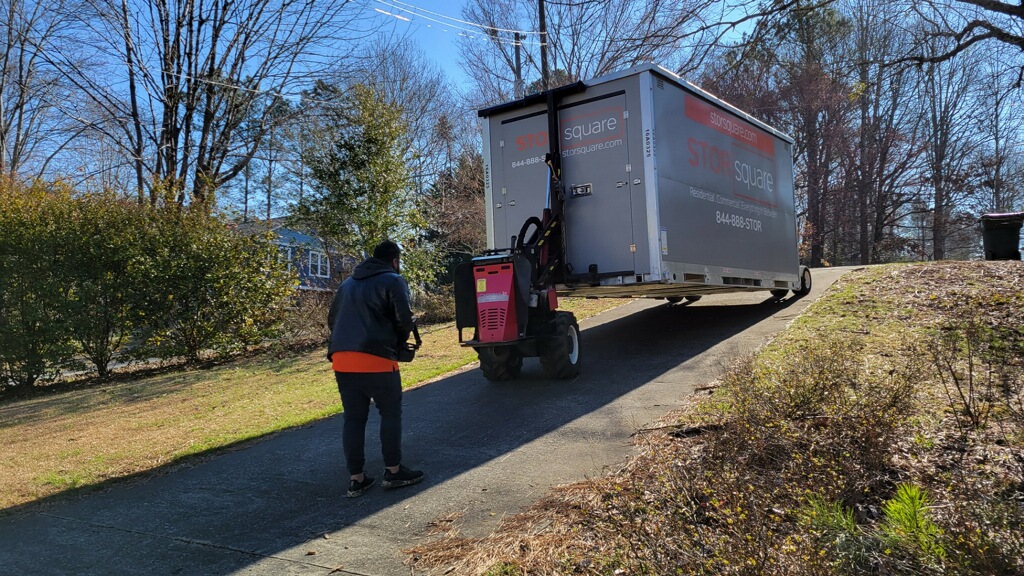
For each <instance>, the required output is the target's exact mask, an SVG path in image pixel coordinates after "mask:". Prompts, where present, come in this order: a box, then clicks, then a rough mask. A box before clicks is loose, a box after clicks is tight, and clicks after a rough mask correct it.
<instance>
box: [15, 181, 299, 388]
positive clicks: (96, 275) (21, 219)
mask: <svg viewBox="0 0 1024 576" xmlns="http://www.w3.org/2000/svg"><path fill="white" fill-rule="evenodd" d="M293 286H294V277H293V276H292V275H291V274H290V273H289V272H287V271H286V270H283V269H282V268H281V267H280V266H279V265H278V263H277V250H276V247H275V246H274V244H273V243H272V242H270V239H269V238H268V237H263V236H256V235H243V234H241V233H239V232H237V231H235V230H233V229H232V228H231V227H230V226H229V224H228V223H227V222H226V221H224V220H223V219H221V218H218V217H216V216H209V215H206V214H203V213H192V212H189V211H187V210H186V211H180V210H179V209H177V208H176V207H174V208H150V207H148V206H139V205H137V204H135V203H134V202H130V201H126V200H123V199H118V198H116V197H114V196H112V195H103V194H101V195H77V196H76V195H74V194H73V193H72V191H71V190H69V189H66V188H64V187H61V186H56V185H53V186H47V185H44V184H42V183H35V184H33V185H31V186H25V185H20V184H15V183H12V182H9V181H5V182H2V183H0V388H3V387H5V386H10V385H17V386H23V387H24V386H31V385H33V384H35V383H37V382H38V381H40V380H42V379H46V378H49V377H54V376H56V375H57V374H59V373H60V372H61V371H62V370H66V369H68V368H69V367H73V366H75V364H76V363H78V364H80V363H81V362H80V359H81V358H82V357H84V358H86V359H88V360H89V361H90V362H91V363H92V364H93V365H94V366H95V368H96V371H97V373H98V374H99V375H100V376H101V377H105V376H106V375H107V374H108V373H109V368H110V364H111V363H112V362H113V361H114V360H115V359H116V358H118V357H119V355H122V356H126V357H133V358H150V357H152V356H157V357H159V358H169V357H184V358H186V359H188V360H191V361H195V360H198V359H199V358H200V356H201V355H202V354H204V353H206V352H207V351H210V350H212V351H213V352H215V353H221V354H223V353H228V352H232V351H234V350H237V349H239V348H241V347H243V346H246V345H249V344H254V343H257V342H262V341H263V340H265V339H266V338H268V337H271V336H273V335H274V332H275V330H276V328H277V327H278V326H279V325H280V322H281V320H282V317H283V310H284V308H285V303H286V301H287V298H288V297H289V296H290V295H291V294H292V292H293ZM126 348H129V350H127V351H125V349H126Z"/></svg>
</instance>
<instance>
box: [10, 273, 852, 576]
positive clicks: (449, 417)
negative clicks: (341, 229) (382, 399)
mask: <svg viewBox="0 0 1024 576" xmlns="http://www.w3.org/2000/svg"><path fill="white" fill-rule="evenodd" d="M842 272H843V270H829V269H825V270H815V271H814V290H813V291H812V292H811V294H810V295H809V296H808V297H805V298H803V299H793V298H789V299H787V300H785V301H782V302H776V301H773V300H772V299H770V298H768V297H767V293H753V294H738V295H722V296H713V297H711V296H709V297H705V298H704V299H702V300H701V301H699V302H697V303H695V304H692V305H669V304H666V303H664V302H661V301H639V302H633V303H630V304H627V305H624V306H621V307H619V308H616V309H614V310H612V311H609V312H606V313H604V314H601V315H599V316H597V317H595V318H592V319H589V320H587V321H584V322H583V323H582V325H581V327H582V328H583V332H582V347H581V349H582V353H583V354H584V359H583V362H584V368H583V374H582V375H581V376H580V377H578V378H576V379H575V380H571V381H552V380H545V379H544V378H543V375H542V372H541V369H540V364H539V362H538V361H537V360H536V359H528V360H527V361H526V363H525V364H524V367H523V376H522V378H521V379H519V380H516V381H512V382H503V383H489V382H487V381H486V380H485V379H484V378H483V376H482V375H481V374H480V372H479V370H477V369H473V370H468V371H464V372H460V373H457V374H454V375H451V376H449V377H446V378H444V379H442V380H439V381H437V382H434V383H432V384H429V385H426V386H423V387H420V388H417V389H414V390H410V391H408V392H406V396H405V418H404V422H405V434H404V438H405V441H404V452H405V455H406V458H405V462H406V463H407V464H408V465H409V466H411V467H414V468H421V469H423V470H425V471H426V474H427V477H426V480H425V481H424V482H422V483H421V484H418V485H415V486H412V487H408V488H402V489H398V490H394V491H384V490H382V489H380V487H379V485H378V486H375V487H374V488H372V489H371V490H370V491H369V492H367V493H366V494H365V495H364V496H363V497H361V498H357V499H347V498H345V490H346V487H347V474H346V472H345V470H344V465H343V460H342V453H341V443H340V440H341V423H342V419H341V417H340V416H339V417H333V418H328V419H326V420H323V421H321V422H318V423H316V424H313V425H311V426H307V427H304V428H300V429H295V430H290V431H287V432H284V433H280V434H277V435H274V436H272V437H269V438H267V439H265V440H263V441H261V442H257V443H253V444H248V445H246V446H245V447H243V448H240V449H238V450H234V451H229V452H226V453H224V454H222V455H219V456H217V457H215V458H212V459H210V460H208V461H206V462H203V463H201V464H199V465H196V466H193V467H190V468H186V469H182V470H178V471H175V472H173V473H170V474H167V475H163V476H159V477H156V478H151V479H148V480H145V481H139V482H128V483H126V482H117V483H113V484H111V485H110V486H109V487H108V488H107V489H105V490H103V491H99V492H93V493H89V494H86V495H85V496H82V497H79V498H74V499H68V498H60V499H55V500H53V501H51V502H43V503H41V504H39V505H34V506H30V507H27V508H25V509H24V510H23V511H20V512H19V513H18V514H15V515H13V516H9V517H6V518H3V519H0V574H46V575H49V574H74V575H93V574H95V575H115V574H187V575H193V574H203V575H206V574H209V575H222V574H236V573H237V574H260V575H281V574H330V573H333V574H366V575H392V574H409V573H410V569H409V567H407V566H405V565H403V560H405V556H404V555H403V553H402V552H401V550H402V549H403V548H406V547H408V546H410V545H413V544H416V543H418V542H421V541H422V538H424V532H425V530H426V527H427V524H428V523H429V522H431V521H432V520H434V519H437V518H441V517H443V516H445V515H448V514H450V513H452V512H459V513H461V514H462V515H463V519H462V522H463V528H464V532H466V533H467V534H469V535H471V536H472V535H484V534H486V533H488V532H489V531H490V530H492V529H493V528H494V527H495V526H496V525H497V522H498V521H499V520H500V519H501V518H502V517H503V516H505V515H508V514H514V513H515V512H516V511H518V510H520V509H522V508H523V507H524V506H527V505H529V504H530V503H532V502H534V501H536V500H538V499H539V498H540V497H541V496H542V495H543V494H544V493H545V492H546V491H547V490H548V489H549V488H550V487H551V486H554V485H557V484H562V483H566V482H572V481H576V480H581V479H584V478H587V477H593V476H595V475H599V474H602V473H603V472H604V471H605V470H606V469H608V468H609V467H614V466H617V465H619V464H621V463H622V462H624V461H625V459H626V458H628V456H629V455H630V453H631V445H630V435H631V434H632V433H633V432H634V431H635V430H636V429H638V428H641V427H644V426H645V425H647V424H649V423H651V422H653V421H654V420H656V419H657V418H659V417H660V416H662V415H664V414H665V413H666V412H669V411H670V410H672V409H673V408H675V407H676V406H678V405H679V404H680V403H681V402H682V401H683V399H684V398H685V397H686V396H687V395H688V394H690V393H692V391H693V389H694V388H695V387H699V386H701V385H704V384H706V383H708V382H709V381H711V380H713V379H714V378H715V377H716V376H717V375H718V374H719V373H720V372H721V371H722V370H723V368H724V367H726V366H727V365H728V364H729V363H730V362H731V361H732V360H733V359H734V358H736V357H738V356H741V355H743V354H745V353H748V352H751V351H753V350H754V349H756V348H757V347H758V346H760V345H761V344H763V343H764V342H765V341H766V340H767V339H768V338H769V337H770V336H771V335H772V334H774V333H776V332H778V331H779V330H781V329H782V328H784V327H785V326H786V325H787V324H788V323H789V322H790V321H791V320H792V319H794V318H795V317H796V316H797V315H798V314H799V313H800V312H801V311H802V310H803V309H804V308H805V307H806V306H807V305H808V304H809V303H810V302H812V301H813V300H814V299H815V298H816V297H817V296H818V295H820V294H821V293H822V291H823V290H824V289H825V288H826V287H827V286H829V285H830V284H831V283H832V282H834V281H835V279H836V278H838V277H839V276H840V275H841V274H842ZM324 378H333V375H332V374H330V373H329V372H328V371H327V370H326V369H325V372H324ZM376 424H377V420H376V418H375V417H374V416H371V421H370V425H369V427H368V435H367V436H368V438H367V459H368V462H367V466H368V468H367V469H368V471H370V472H371V474H374V475H377V476H378V477H379V475H380V470H379V469H381V468H382V462H381V460H380V456H379V450H378V446H379V442H378V437H377V434H376V430H375V428H376Z"/></svg>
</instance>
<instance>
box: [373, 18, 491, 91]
mask: <svg viewBox="0 0 1024 576" xmlns="http://www.w3.org/2000/svg"><path fill="white" fill-rule="evenodd" d="M368 5H369V8H368V9H369V10H373V11H374V12H375V17H376V18H377V19H379V21H380V22H382V23H384V24H388V25H393V26H394V27H395V30H396V31H397V32H399V33H408V34H409V35H410V36H411V37H412V38H413V39H414V40H415V41H416V42H417V43H418V44H419V46H420V48H421V49H422V50H423V52H424V53H425V54H426V55H427V57H429V58H431V59H433V60H434V61H435V62H437V64H438V65H439V66H440V67H441V68H442V69H443V70H444V71H445V73H446V74H447V75H448V76H449V77H450V78H451V79H452V80H453V81H454V82H455V83H456V84H458V85H460V86H462V85H464V84H465V78H466V77H465V75H464V74H463V73H462V70H460V69H459V64H458V59H459V52H458V41H459V35H460V34H467V33H470V32H472V31H473V30H475V28H474V27H473V26H472V25H471V24H469V23H466V22H464V21H463V18H462V5H463V0H370V1H369V2H368Z"/></svg>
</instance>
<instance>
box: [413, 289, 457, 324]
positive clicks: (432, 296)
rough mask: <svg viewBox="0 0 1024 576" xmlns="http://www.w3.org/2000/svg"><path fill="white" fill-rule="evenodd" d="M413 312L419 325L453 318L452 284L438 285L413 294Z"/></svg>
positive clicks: (438, 322) (453, 299)
mask: <svg viewBox="0 0 1024 576" xmlns="http://www.w3.org/2000/svg"><path fill="white" fill-rule="evenodd" d="M412 309H413V312H414V313H415V314H416V320H417V322H419V324H420V325H421V326H424V325H427V324H440V323H442V322H451V321H453V320H455V291H454V288H453V287H452V286H439V287H437V288H436V289H434V290H431V291H426V290H423V291H418V292H416V293H415V294H414V295H413V302H412Z"/></svg>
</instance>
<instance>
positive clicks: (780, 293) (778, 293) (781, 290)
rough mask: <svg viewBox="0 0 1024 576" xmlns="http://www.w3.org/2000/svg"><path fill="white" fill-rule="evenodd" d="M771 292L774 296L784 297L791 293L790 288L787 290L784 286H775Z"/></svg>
mask: <svg viewBox="0 0 1024 576" xmlns="http://www.w3.org/2000/svg"><path fill="white" fill-rule="evenodd" d="M771 293H772V296H775V298H778V299H782V298H785V297H786V294H789V290H786V289H784V288H773V289H772V290H771Z"/></svg>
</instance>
